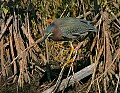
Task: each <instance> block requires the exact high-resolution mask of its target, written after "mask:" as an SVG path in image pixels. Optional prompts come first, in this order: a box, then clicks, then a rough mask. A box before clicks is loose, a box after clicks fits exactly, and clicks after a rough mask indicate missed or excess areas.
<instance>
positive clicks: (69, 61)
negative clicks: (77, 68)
mask: <svg viewBox="0 0 120 93" xmlns="http://www.w3.org/2000/svg"><path fill="white" fill-rule="evenodd" d="M73 62H74V59H70V60H68V61H67V62H66V63H65V64H64V65H63V66H62V68H64V67H65V66H67V65H68V64H69V63H73Z"/></svg>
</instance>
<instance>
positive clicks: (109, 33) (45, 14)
mask: <svg viewBox="0 0 120 93" xmlns="http://www.w3.org/2000/svg"><path fill="white" fill-rule="evenodd" d="M0 5H1V9H0V22H1V23H0V28H1V30H0V79H1V81H0V82H1V85H0V86H1V88H0V90H1V91H7V90H5V89H6V88H8V87H14V88H13V90H15V91H19V90H17V87H24V88H23V91H25V90H26V89H27V88H28V90H31V91H32V92H35V91H36V87H38V86H39V83H40V82H39V80H40V79H41V78H42V77H43V75H44V73H45V65H46V62H47V61H49V64H50V65H51V68H52V69H58V68H59V69H60V67H61V66H62V65H63V64H64V63H65V62H66V60H67V56H68V54H69V52H70V46H69V44H68V43H67V42H53V41H52V40H50V39H48V43H47V48H46V45H45V43H43V44H40V40H41V39H42V36H43V35H44V29H46V27H47V26H48V24H47V20H48V19H49V18H52V19H56V18H61V17H66V16H70V17H77V18H82V19H83V18H84V19H86V20H90V21H92V22H93V24H94V26H95V27H96V28H98V32H97V33H96V34H95V33H92V34H91V35H90V36H89V37H88V38H86V39H85V40H84V41H82V42H80V40H79V39H78V40H76V41H75V42H74V44H75V45H76V50H77V56H76V58H75V59H74V61H75V62H77V61H80V62H81V63H77V65H82V64H84V63H85V61H86V60H90V63H95V67H94V73H93V74H92V78H91V79H90V80H89V81H88V82H87V85H86V86H85V85H84V84H83V86H85V87H83V88H82V89H79V91H85V92H87V93H88V92H91V91H92V92H99V93H102V92H103V91H104V92H105V93H107V92H110V91H111V90H110V88H112V89H113V90H112V93H113V92H114V93H117V91H118V86H119V83H120V52H119V51H120V11H119V8H120V1H119V0H112V1H109V2H107V1H106V0H102V1H101V0H94V1H89V0H86V1H85V2H84V1H83V0H66V1H64V0H32V1H29V0H28V1H27V0H22V1H21V0H17V1H15V2H12V0H4V1H0ZM74 55H75V53H74V54H73V58H74ZM70 65H71V64H70ZM70 65H68V67H69V66H70ZM71 72H72V70H71ZM67 73H68V72H67ZM53 82H55V81H53ZM46 83H47V82H43V85H41V86H39V87H41V89H39V91H40V92H41V91H42V90H44V89H47V88H48V87H49V86H50V85H51V83H47V84H46ZM14 85H15V86H14ZM30 85H31V86H30ZM47 85H48V86H47ZM113 86H114V87H113ZM30 88H32V89H30ZM18 89H19V88H18ZM8 90H12V89H8ZM77 90H78V89H77ZM27 92H28V91H27Z"/></svg>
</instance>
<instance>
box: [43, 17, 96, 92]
mask: <svg viewBox="0 0 120 93" xmlns="http://www.w3.org/2000/svg"><path fill="white" fill-rule="evenodd" d="M50 21H51V22H49V23H51V24H50V25H49V26H48V27H47V29H46V30H45V31H44V33H45V35H44V38H43V40H42V42H43V41H45V39H46V38H47V37H50V38H52V39H53V40H54V41H69V42H70V46H71V52H70V54H69V56H68V58H67V62H66V63H65V64H64V65H63V68H62V70H61V72H60V75H59V77H58V80H57V83H56V87H55V90H56V88H57V87H58V85H59V81H60V79H61V76H62V73H63V70H64V67H65V66H66V65H67V64H68V63H69V62H73V61H74V60H70V58H71V55H72V53H73V51H74V47H73V45H72V41H73V40H74V39H77V38H78V37H79V36H80V35H84V34H85V33H86V32H97V29H96V28H95V27H94V26H92V25H91V22H90V21H86V20H83V19H78V18H73V17H65V18H58V19H56V20H55V21H53V22H52V20H50ZM47 74H48V77H49V76H50V75H49V73H47Z"/></svg>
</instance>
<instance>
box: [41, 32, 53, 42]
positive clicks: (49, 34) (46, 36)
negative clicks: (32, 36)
mask: <svg viewBox="0 0 120 93" xmlns="http://www.w3.org/2000/svg"><path fill="white" fill-rule="evenodd" d="M52 34H53V33H51V32H50V33H48V34H46V35H45V36H44V38H43V39H42V41H41V43H43V42H44V41H45V40H46V38H48V37H49V36H51V35H52Z"/></svg>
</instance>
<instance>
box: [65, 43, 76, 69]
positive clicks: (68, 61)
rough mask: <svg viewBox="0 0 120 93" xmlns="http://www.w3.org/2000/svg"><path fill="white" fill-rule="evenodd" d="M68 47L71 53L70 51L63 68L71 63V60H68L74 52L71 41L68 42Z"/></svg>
mask: <svg viewBox="0 0 120 93" xmlns="http://www.w3.org/2000/svg"><path fill="white" fill-rule="evenodd" d="M70 46H71V51H70V54H69V56H68V58H67V62H66V63H65V64H64V65H63V67H65V66H66V65H67V64H68V63H70V62H73V60H70V59H71V56H72V53H73V52H74V47H73V45H72V42H71V41H70Z"/></svg>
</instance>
